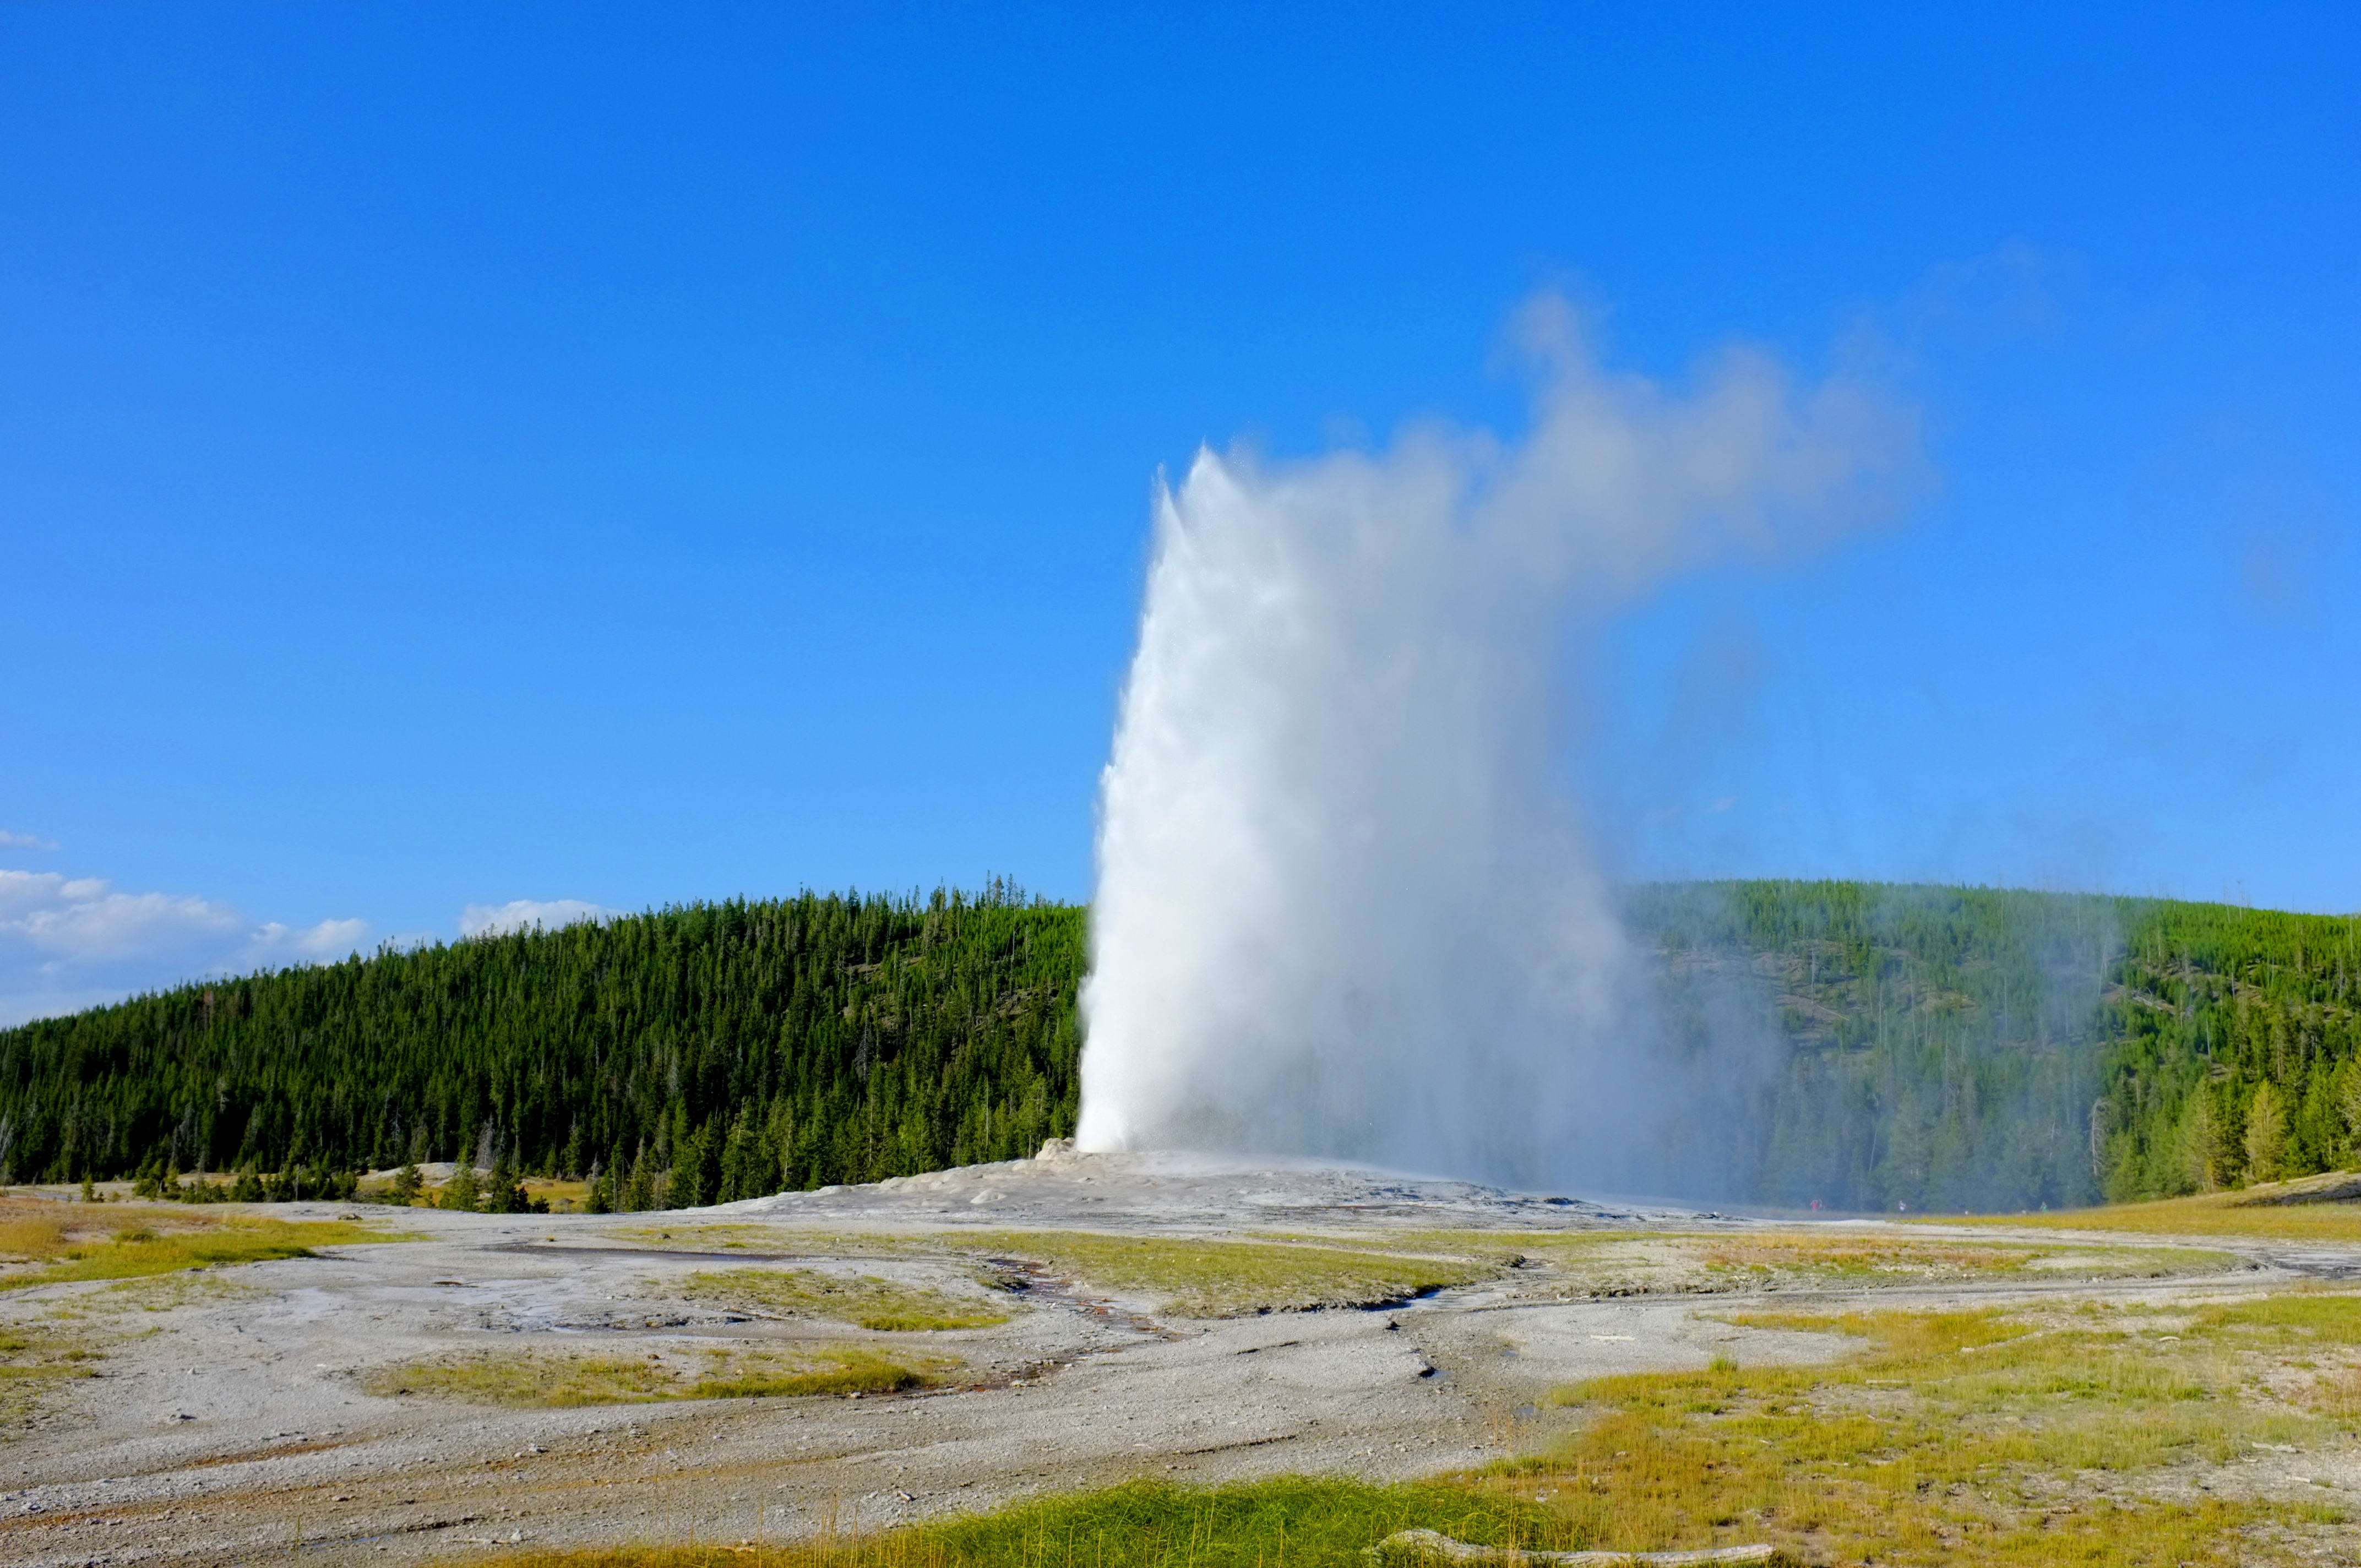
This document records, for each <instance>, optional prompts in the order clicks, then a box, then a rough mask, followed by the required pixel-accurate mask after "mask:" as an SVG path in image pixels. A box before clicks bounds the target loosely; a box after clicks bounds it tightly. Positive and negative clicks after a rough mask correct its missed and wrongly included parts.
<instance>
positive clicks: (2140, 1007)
mask: <svg viewBox="0 0 2361 1568" xmlns="http://www.w3.org/2000/svg"><path fill="white" fill-rule="evenodd" d="M1629 918H1630V922H1631V927H1632V928H1633V931H1634V934H1635V935H1636V936H1637V937H1638V938H1640V940H1641V944H1642V948H1644V949H1646V950H1648V951H1651V952H1652V953H1653V956H1654V959H1655V967H1654V970H1653V980H1654V990H1653V996H1652V999H1651V1000H1652V1004H1653V1007H1654V1009H1655V1015H1654V1017H1653V1020H1652V1023H1653V1027H1652V1028H1647V1029H1643V1030H1642V1031H1641V1034H1640V1037H1643V1038H1648V1039H1652V1040H1653V1041H1654V1042H1655V1045H1654V1047H1653V1048H1655V1049H1657V1050H1659V1051H1661V1052H1663V1053H1664V1069H1665V1070H1667V1071H1672V1070H1679V1069H1684V1068H1686V1069H1688V1070H1690V1071H1691V1073H1692V1074H1693V1076H1695V1077H1697V1078H1698V1079H1699V1080H1707V1079H1709V1080H1711V1081H1713V1082H1714V1083H1715V1084H1716V1085H1717V1092H1718V1094H1719V1098H1718V1099H1717V1100H1716V1101H1715V1102H1714V1108H1713V1109H1712V1111H1711V1112H1710V1113H1706V1112H1703V1111H1700V1112H1699V1113H1698V1114H1697V1118H1696V1119H1697V1120H1698V1121H1699V1122H1700V1125H1697V1126H1695V1127H1692V1128H1690V1129H1688V1130H1687V1133H1688V1136H1689V1137H1690V1139H1691V1141H1692V1146H1694V1147H1703V1146H1706V1145H1708V1144H1709V1145H1711V1146H1712V1147H1713V1148H1714V1150H1715V1151H1716V1158H1715V1159H1714V1160H1713V1161H1712V1162H1710V1163H1708V1162H1705V1161H1702V1160H1692V1159H1689V1158H1686V1157H1684V1156H1683V1151H1681V1150H1678V1149H1675V1150H1673V1151H1671V1153H1670V1157H1667V1158H1666V1159H1665V1160H1664V1162H1663V1163H1662V1164H1661V1165H1660V1166H1659V1167H1658V1170H1659V1171H1660V1173H1662V1178H1663V1182H1664V1190H1667V1191H1668V1192H1673V1193H1677V1192H1679V1191H1680V1190H1681V1188H1682V1182H1683V1179H1684V1172H1688V1173H1690V1174H1691V1175H1692V1176H1693V1178H1694V1179H1693V1181H1692V1186H1693V1187H1694V1188H1695V1190H1694V1191H1693V1192H1692V1193H1691V1194H1690V1195H1694V1196H1697V1197H1708V1198H1718V1199H1731V1198H1739V1199H1751V1200H1753V1201H1763V1202H1772V1203H1781V1204H1794V1205H1797V1206H1802V1205H1806V1204H1809V1203H1814V1202H1817V1203H1820V1204H1822V1205H1823V1206H1825V1207H1828V1208H1831V1209H1889V1210H1890V1209H1892V1208H1893V1207H1894V1206H1895V1205H1897V1204H1902V1205H1906V1206H1908V1207H1909V1208H1911V1209H1913V1210H1925V1209H1937V1210H1943V1209H1978V1210H1989V1209H2009V1208H2029V1207H2034V1206H2037V1205H2049V1206H2065V1205H2071V1204H2078V1203H2084V1202H2090V1201H2095V1200H2097V1199H2099V1198H2102V1197H2107V1198H2135V1197H2147V1196H2161V1195H2166V1194H2171V1193H2178V1192H2187V1191H2195V1190H2207V1189H2212V1188H2218V1187H2224V1186H2229V1185H2235V1184H2238V1183H2243V1182H2246V1181H2252V1180H2264V1179H2274V1178H2278V1177H2282V1176H2291V1175H2300V1174H2303V1173H2306V1172H2309V1171H2315V1170H2322V1169H2327V1168H2334V1167H2337V1166H2341V1165H2344V1164H2347V1163H2351V1162H2353V1161H2355V1160H2356V1158H2361V920H2356V919H2354V918H2345V917H2334V916H2304V915H2290V914H2282V913H2278V912H2274V911H2266V910H2250V909H2243V908H2235V907H2231V906H2227V905H2204V904H2190V903H2180V902H2173V901H2165V900H2143V899H2125V898H2113V897H2104V896H2097V895H2080V894H2069V895H2061V894H2037V893H2023V892H2011V891H2004V890H1993V889H1981V888H1951V887H1894V886H1883V885H1878V884H1871V883H1845V882H1771V881H1760V882H1733V883H1680V884H1665V885H1660V886H1652V887H1642V888H1639V889H1635V890H1633V891H1632V893H1631V895H1630V899H1629ZM1087 959H1088V951H1087V929H1086V912H1085V911H1084V910H1082V908H1079V907H1076V906H1072V905H1053V904H1049V903H1045V902H1042V901H1040V900H1038V899H1028V898H1027V897H1026V896H1024V895H1023V894H1021V892H1019V891H1018V890H1017V889H1016V888H1014V887H1013V886H1011V885H1009V884H1007V883H1002V882H998V881H994V882H993V883H989V884H987V886H986V887H985V888H984V889H983V891H982V892H981V893H979V894H963V893H958V892H950V891H939V892H937V893H935V894H932V895H931V896H927V897H919V896H917V895H906V896H886V895H881V894H860V893H846V894H812V893H806V894H800V895H798V896H796V897H794V898H786V899H775V900H763V901H733V902H730V903H722V904H705V905H682V906H675V907H671V908H666V909H662V910H657V911H653V912H650V913H648V914H645V915H641V916H631V917H627V918H622V919H617V920H613V921H609V922H604V923H592V924H583V925H577V926H570V927H565V928H563V929H559V930H554V931H541V930H534V931H527V932H518V933H511V934H508V935H502V936H492V937H483V938H471V939H468V940H465V941H460V942H456V943H450V944H434V945H429V946H426V947H422V948H415V949H411V950H391V949H389V950H384V951H380V952H379V953H378V954H377V955H375V956H374V957H370V958H367V959H350V960H347V961H346V962H344V963H340V964H334V965H328V966H324V967H318V968H307V969H293V970H280V971H278V972H275V973H269V974H258V975H253V976H248V977H245V978H242V979H236V980H227V981H212V982H206V983H200V984H192V985H186V986H181V987H177V988H175V989H173V990H170V991H167V992H158V993H155V994H151V995H146V996H140V997H136V998H133V999H131V1000H129V1001H127V1002H125V1003H119V1004H116V1005H114V1006H108V1007H101V1008H95V1009H92V1010H91V1011H88V1012H85V1013H81V1014H73V1015H72V1016H70V1017H63V1018H53V1019H45V1020H40V1021H38V1022H35V1023H31V1024H27V1025H21V1026H19V1027H16V1028H13V1029H8V1030H0V1180H14V1181H26V1180H48V1181H72V1180H77V1179H84V1178H94V1179H115V1178H121V1177H126V1176H129V1177H135V1178H137V1179H139V1180H140V1181H141V1183H142V1184H143V1186H145V1187H146V1188H147V1190H154V1191H160V1190H163V1187H164V1184H165V1183H166V1181H167V1180H168V1179H170V1180H176V1181H177V1180H178V1179H179V1177H180V1175H181V1173H184V1172H200V1171H202V1172H210V1173H214V1178H215V1179H213V1180H209V1181H206V1182H204V1183H202V1184H200V1185H199V1186H192V1188H191V1189H190V1190H191V1191H192V1195H194V1194H199V1193H200V1191H201V1195H205V1196H215V1197H230V1196H238V1197H248V1198H251V1197H254V1196H258V1195H259V1196H264V1197H280V1196H302V1195H319V1194H326V1193H340V1192H348V1191H350V1190H351V1188H350V1186H349V1179H350V1173H352V1172H353V1171H356V1170H358V1169H364V1168H367V1169H379V1170H382V1169H391V1168H399V1167H402V1166H407V1165H416V1164H423V1163H426V1162H430V1161H435V1160H449V1161H456V1162H458V1163H459V1164H460V1165H461V1166H463V1167H465V1168H467V1169H468V1170H470V1171H471V1172H489V1173H490V1174H489V1176H488V1177H486V1178H484V1179H483V1180H482V1181H481V1182H479V1183H475V1184H474V1185H475V1186H476V1187H477V1190H478V1193H484V1192H489V1193H492V1194H494V1195H495V1196H494V1197H492V1198H489V1199H478V1201H486V1202H495V1203H500V1202H510V1201H522V1197H521V1194H522V1189H520V1188H518V1187H517V1186H516V1185H515V1183H516V1182H517V1181H519V1180H521V1179H522V1178H524V1177H527V1176H547V1177H555V1176H565V1177H572V1178H578V1179H589V1180H590V1181H591V1182H592V1184H593V1185H592V1192H593V1201H594V1202H595V1203H597V1204H598V1205H600V1206H606V1207H613V1208H653V1207H659V1206H665V1205H673V1206H677V1205H687V1204H697V1203H707V1202H714V1201H728V1200H730V1199H737V1198H747V1197H756V1196H761V1195H763V1194H765V1193H770V1192H774V1191H779V1190H788V1189H809V1188H813V1187H818V1186H822V1185H827V1184H829V1183H836V1182H858V1181H869V1180H875V1179H881V1178H884V1177H887V1176H896V1175H908V1174H913V1173H916V1172H918V1171H923V1170H929V1169H936V1168H941V1167H944V1166H950V1165H961V1164H969V1163H973V1162H976V1161H981V1160H989V1159H1005V1158H1013V1157H1019V1156H1022V1155H1026V1154H1029V1153H1031V1152H1032V1151H1033V1150H1034V1149H1036V1148H1038V1146H1039V1145H1040V1143H1041V1141H1042V1140H1043V1139H1044V1138H1048V1137H1052V1136H1062V1135H1068V1134H1070V1133H1071V1131H1072V1128H1073V1124H1074V1117H1075V1111H1076V1102H1077V1094H1078V1088H1079V1084H1078V1077H1077V1068H1078V1065H1079V1058H1080V1054H1081V1043H1082V1037H1081V1027H1080V1021H1079V1018H1078V1014H1077V1009H1076V996H1077V992H1078V988H1079V986H1080V983H1081V981H1082V974H1083V970H1084V969H1085V967H1086V964H1087Z"/></svg>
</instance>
